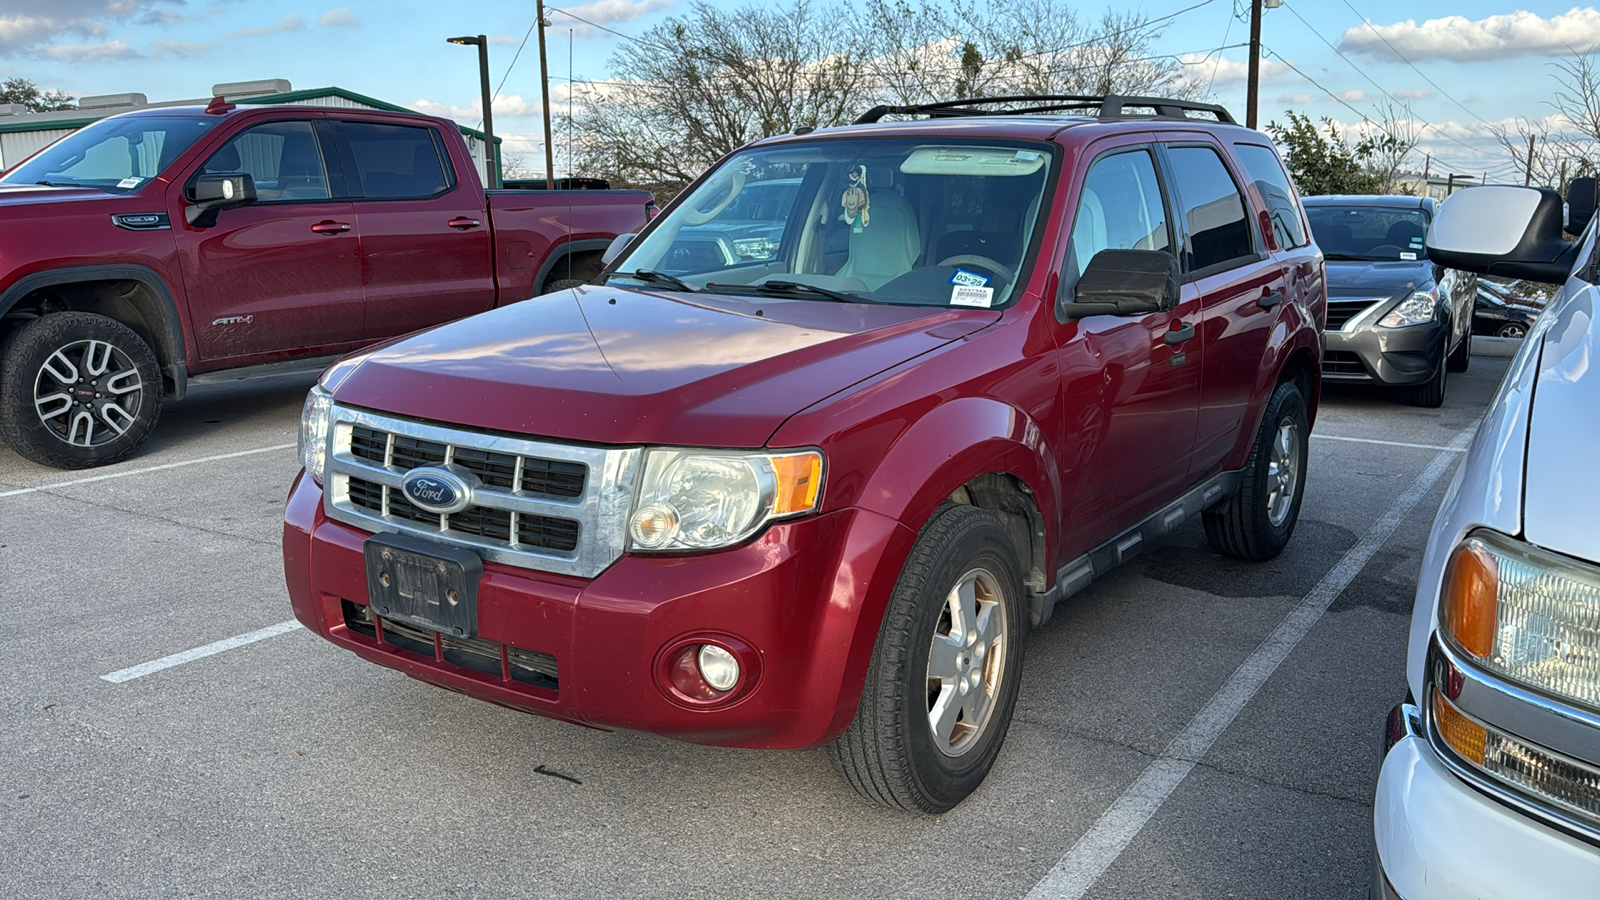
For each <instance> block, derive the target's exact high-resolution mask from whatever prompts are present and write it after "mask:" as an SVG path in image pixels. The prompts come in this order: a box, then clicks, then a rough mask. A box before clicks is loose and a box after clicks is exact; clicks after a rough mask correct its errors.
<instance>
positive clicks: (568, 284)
mask: <svg viewBox="0 0 1600 900" xmlns="http://www.w3.org/2000/svg"><path fill="white" fill-rule="evenodd" d="M588 283H589V282H587V281H580V280H578V279H576V278H563V279H561V280H560V281H552V282H550V284H549V285H548V286H546V287H545V289H544V292H545V293H546V294H554V293H555V292H556V291H564V290H566V289H568V288H575V287H582V286H584V285H586V284H588Z"/></svg>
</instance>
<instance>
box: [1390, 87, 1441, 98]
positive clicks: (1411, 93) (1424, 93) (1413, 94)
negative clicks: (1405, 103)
mask: <svg viewBox="0 0 1600 900" xmlns="http://www.w3.org/2000/svg"><path fill="white" fill-rule="evenodd" d="M1394 95H1395V96H1396V97H1398V98H1400V99H1401V100H1427V99H1428V98H1430V97H1432V96H1433V91H1431V90H1429V89H1428V88H1404V89H1402V90H1398V91H1395V92H1394Z"/></svg>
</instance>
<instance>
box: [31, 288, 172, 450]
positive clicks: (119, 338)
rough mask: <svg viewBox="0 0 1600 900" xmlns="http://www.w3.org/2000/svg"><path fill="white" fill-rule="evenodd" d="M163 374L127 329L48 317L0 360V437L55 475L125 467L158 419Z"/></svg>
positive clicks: (82, 316)
mask: <svg viewBox="0 0 1600 900" xmlns="http://www.w3.org/2000/svg"><path fill="white" fill-rule="evenodd" d="M161 392H162V384H161V369H160V367H159V366H158V365H157V363H156V356H155V354H154V353H152V352H151V351H150V347H149V345H148V344H146V343H145V342H144V340H143V339H142V338H140V337H139V335H138V334H136V333H135V332H134V330H133V329H131V328H129V327H128V326H126V325H124V324H122V323H121V322H118V321H116V320H115V319H108V318H106V317H105V316H99V315H95V314H93V313H86V312H64V313H52V314H50V315H47V316H42V317H40V318H37V319H34V320H33V321H31V322H28V323H27V324H25V325H23V326H22V327H21V328H19V329H17V331H16V332H15V333H13V334H12V335H11V338H10V339H9V340H8V342H7V347H6V350H5V355H4V358H3V359H0V437H3V438H5V441H6V443H8V444H10V445H11V446H12V447H13V448H14V449H15V450H16V451H17V452H18V453H20V454H22V455H23V456H25V457H27V458H28V459H31V460H33V461H34V462H36V463H41V464H43V465H46V466H54V467H55V468H58V469H87V468H90V467H92V466H103V465H106V464H108V463H114V462H118V461H121V460H123V459H126V458H127V457H128V456H129V455H130V454H132V453H133V451H135V450H137V449H138V448H139V445H140V444H142V443H144V440H145V438H147V437H149V436H150V430H151V429H153V428H155V426H156V420H158V419H159V418H161Z"/></svg>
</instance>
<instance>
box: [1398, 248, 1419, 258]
mask: <svg viewBox="0 0 1600 900" xmlns="http://www.w3.org/2000/svg"><path fill="white" fill-rule="evenodd" d="M1400 258H1401V259H1416V258H1417V255H1416V254H1415V253H1408V252H1406V251H1405V250H1401V251H1400Z"/></svg>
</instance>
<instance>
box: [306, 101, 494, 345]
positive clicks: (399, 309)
mask: <svg viewBox="0 0 1600 900" xmlns="http://www.w3.org/2000/svg"><path fill="white" fill-rule="evenodd" d="M337 132H338V135H339V145H340V150H341V154H342V157H343V160H344V164H345V168H346V169H347V170H348V171H349V173H350V176H349V177H348V178H347V179H346V183H347V185H348V188H349V191H350V196H351V199H352V200H353V201H354V202H355V208H356V215H357V218H358V220H359V221H360V224H361V276H362V282H363V284H364V285H365V288H366V322H365V330H366V336H367V337H368V338H373V339H376V338H382V337H388V336H390V335H395V334H405V333H407V332H410V331H416V330H417V329H419V328H426V327H428V326H430V325H437V324H439V323H440V322H448V321H450V320H452V319H459V318H461V317H463V316H469V315H472V314H473V313H478V312H483V311H484V310H486V309H488V308H489V307H491V306H493V305H494V298H495V280H494V255H493V252H492V250H491V246H490V228H489V216H488V212H487V210H485V209H484V206H483V195H482V194H481V193H480V192H479V191H478V190H477V184H476V182H474V181H471V180H470V179H471V177H472V176H471V175H467V174H464V173H462V172H461V171H459V170H458V168H457V165H456V161H454V160H452V159H451V154H450V152H449V149H448V145H447V144H446V143H445V140H444V136H443V135H442V134H440V133H439V130H438V129H437V128H434V127H432V126H429V125H423V124H412V123H399V122H385V121H377V120H373V119H365V120H357V119H341V120H339V121H338V122H337Z"/></svg>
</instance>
